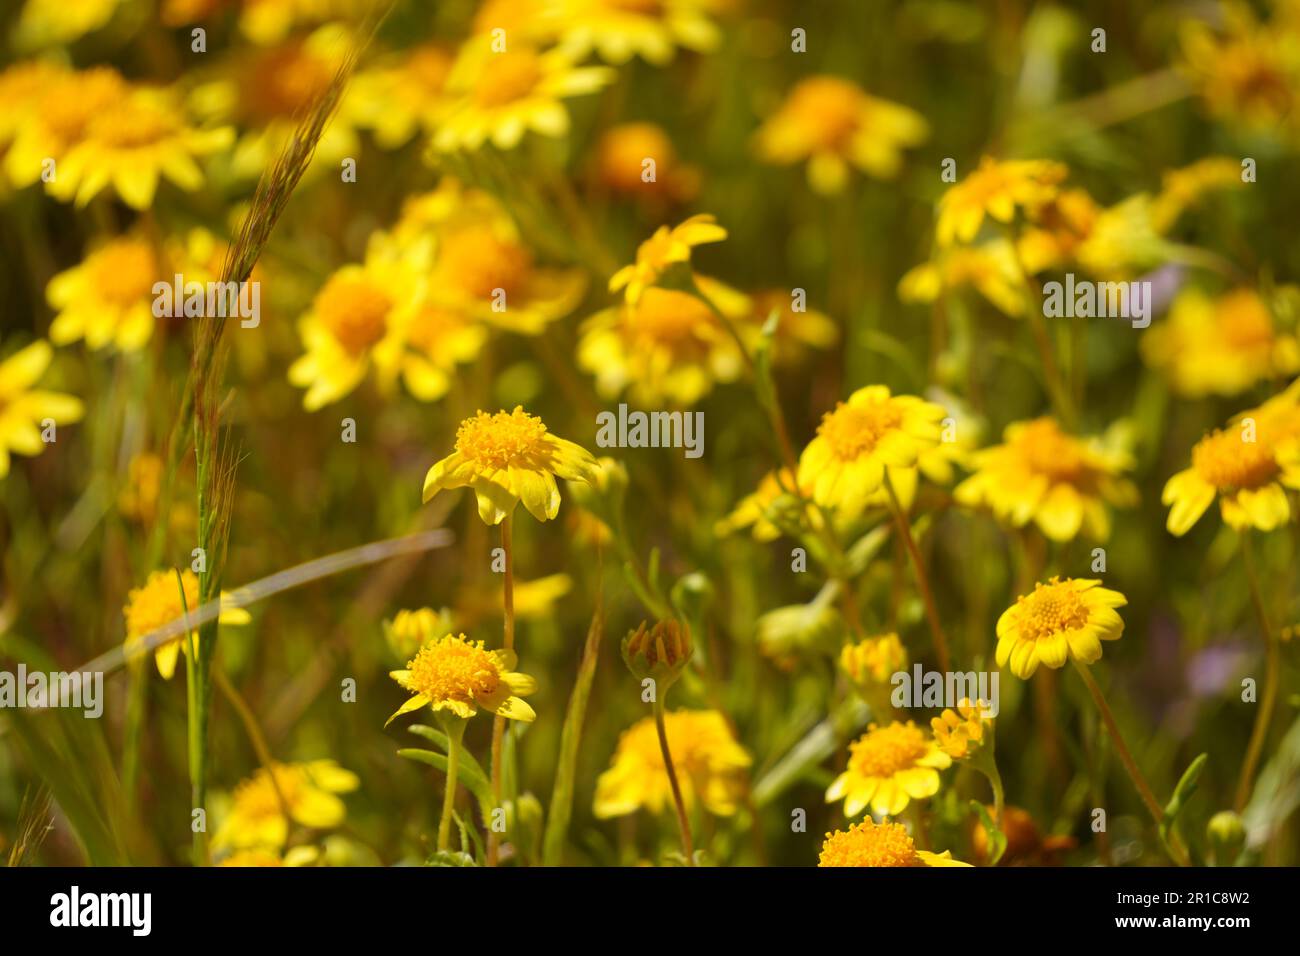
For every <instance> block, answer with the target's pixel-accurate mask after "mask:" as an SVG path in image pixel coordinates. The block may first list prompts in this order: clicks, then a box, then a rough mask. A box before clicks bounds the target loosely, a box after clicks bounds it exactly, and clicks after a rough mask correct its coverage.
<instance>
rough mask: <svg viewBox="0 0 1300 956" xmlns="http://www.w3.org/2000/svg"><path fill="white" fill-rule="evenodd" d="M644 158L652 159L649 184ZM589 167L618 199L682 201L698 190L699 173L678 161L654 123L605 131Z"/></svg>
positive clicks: (624, 125) (668, 141) (620, 125)
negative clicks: (628, 197) (621, 197)
mask: <svg viewBox="0 0 1300 956" xmlns="http://www.w3.org/2000/svg"><path fill="white" fill-rule="evenodd" d="M647 159H652V160H654V178H653V179H650V180H649V181H647V180H646V178H645V176H646V169H647V167H646V164H645V161H646V160H647ZM593 166H594V168H595V173H596V177H597V178H598V179H599V181H600V183H601V185H602V186H604V187H605V188H606V189H608V190H609V191H610V192H612V193H615V194H616V195H619V196H630V197H634V198H637V199H658V200H668V201H671V202H685V201H686V200H688V199H691V198H692V197H694V196H695V194H696V192H698V191H699V185H700V173H699V170H697V169H696V168H695V167H693V166H688V165H686V164H685V163H683V162H682V161H681V158H680V157H679V156H678V155H677V150H676V148H675V147H674V146H673V141H672V140H671V139H669V138H668V134H667V133H666V132H665V131H664V129H663V127H661V126H656V125H655V124H654V123H618V124H616V125H614V126H611V127H610V128H609V129H607V130H605V132H604V133H602V134H601V137H600V140H599V141H598V142H597V143H596V155H595V160H594V162H593Z"/></svg>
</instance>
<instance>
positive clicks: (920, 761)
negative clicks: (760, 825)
mask: <svg viewBox="0 0 1300 956" xmlns="http://www.w3.org/2000/svg"><path fill="white" fill-rule="evenodd" d="M951 764H952V758H950V757H949V756H948V755H947V754H946V753H944V752H943V751H942V750H940V749H939V747H938V745H937V744H936V743H935V741H934V738H933V737H931V736H929V735H928V734H927V733H926V732H925V731H924V730H922V729H921V728H920V727H918V726H916V724H914V723H913V722H912V721H910V720H909V721H908V722H907V723H902V722H901V721H897V720H896V721H894V722H893V723H890V724H886V725H885V726H883V727H879V726H877V725H876V724H872V725H871V726H870V727H869V728H868V729H867V732H866V733H865V734H863V735H862V736H861V737H859V738H858V739H857V740H855V741H854V742H853V743H851V744H850V745H849V763H848V767H847V768H845V770H844V772H843V773H842V774H840V775H839V776H838V777H836V778H835V780H834V781H833V782H832V783H831V785H830V787H829V789H827V791H826V802H827V803H834V802H835V801H836V800H843V801H844V815H845V816H846V817H849V818H850V819H852V818H853V817H856V816H857V815H858V814H859V813H861V812H862V811H863V810H865V809H866V808H867V807H868V806H869V807H871V809H872V812H874V813H883V814H886V815H888V816H894V815H896V814H899V813H902V812H903V811H904V810H906V809H907V805H908V804H909V803H910V802H911V801H912V800H924V799H925V798H926V797H932V796H934V795H935V794H936V793H938V792H939V771H940V770H942V769H944V768H945V767H948V766H950V765H951Z"/></svg>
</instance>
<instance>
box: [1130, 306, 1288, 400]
mask: <svg viewBox="0 0 1300 956" xmlns="http://www.w3.org/2000/svg"><path fill="white" fill-rule="evenodd" d="M1142 356H1143V358H1145V359H1146V362H1147V364H1148V365H1150V366H1151V367H1152V368H1155V369H1158V370H1160V371H1161V372H1163V373H1164V375H1165V377H1166V378H1168V379H1169V382H1170V385H1171V386H1172V388H1173V389H1174V391H1176V392H1177V393H1178V394H1180V395H1184V396H1187V397H1188V398H1200V397H1202V396H1205V395H1239V394H1240V393H1242V392H1244V391H1246V390H1247V389H1249V388H1251V387H1252V386H1254V385H1255V384H1256V383H1258V382H1260V381H1262V380H1264V379H1269V378H1275V377H1278V376H1281V375H1287V374H1291V373H1294V372H1295V371H1296V370H1297V369H1298V368H1300V344H1297V342H1296V339H1295V336H1293V335H1286V334H1281V333H1279V332H1277V331H1276V330H1275V329H1274V326H1273V316H1272V315H1271V314H1270V313H1269V309H1268V306H1267V305H1265V304H1264V300H1263V299H1261V298H1260V297H1259V294H1258V293H1256V292H1255V291H1254V290H1253V289H1236V290H1233V291H1231V292H1228V293H1226V294H1224V295H1221V296H1217V297H1214V298H1211V297H1210V296H1208V295H1206V294H1205V293H1204V292H1202V291H1201V290H1199V289H1188V290H1187V291H1185V292H1183V293H1181V294H1180V295H1179V296H1178V298H1176V299H1175V300H1174V304H1173V306H1172V307H1171V308H1170V310H1169V315H1168V316H1167V317H1166V319H1165V321H1164V322H1161V323H1159V324H1157V325H1156V326H1155V327H1154V328H1151V329H1148V330H1147V332H1146V334H1145V335H1144V336H1143V338H1142Z"/></svg>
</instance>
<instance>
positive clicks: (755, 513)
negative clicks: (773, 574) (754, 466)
mask: <svg viewBox="0 0 1300 956" xmlns="http://www.w3.org/2000/svg"><path fill="white" fill-rule="evenodd" d="M795 487H796V486H795V483H794V474H793V472H791V471H790V469H788V468H782V469H781V470H780V471H769V472H768V473H767V474H766V475H764V476H763V478H762V480H761V481H759V483H758V489H757V490H756V491H755V492H754V493H753V494H749V495H746V496H745V497H744V498H742V499H740V503H739V504H737V505H736V508H735V510H734V511H732V512H731V514H729V515H728V516H727V517H726V518H723V519H722V520H721V521H719V522H718V523H717V524H716V525H715V526H714V531H715V533H717V534H719V535H727V534H731V533H733V532H735V531H738V530H740V529H741V528H752V529H753V531H752V534H753V536H754V540H755V541H775V540H776V539H777V538H779V537H780V536H781V529H780V528H779V527H778V526H777V525H776V524H775V523H774V522H773V520H772V518H773V510H774V509H775V508H777V507H781V506H788V510H789V512H790V520H791V521H792V522H795V523H797V522H798V520H799V518H798V514H799V505H798V499H797V498H796V496H795ZM800 491H801V492H802V495H803V497H805V498H808V497H811V496H812V487H811V486H808V487H805V488H802V489H800ZM805 517H806V519H807V520H808V522H809V524H811V525H812V526H813V527H814V528H815V527H818V526H819V524H820V522H821V514H820V512H818V511H817V510H816V509H815V508H808V509H807V510H806V515H805Z"/></svg>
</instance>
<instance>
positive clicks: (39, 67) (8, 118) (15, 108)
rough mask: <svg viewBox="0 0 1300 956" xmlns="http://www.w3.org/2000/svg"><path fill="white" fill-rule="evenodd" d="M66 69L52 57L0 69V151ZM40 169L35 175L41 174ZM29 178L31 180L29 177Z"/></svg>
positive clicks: (11, 140)
mask: <svg viewBox="0 0 1300 956" xmlns="http://www.w3.org/2000/svg"><path fill="white" fill-rule="evenodd" d="M68 76H69V70H68V68H67V67H65V66H64V65H63V64H61V63H58V62H56V61H54V60H23V61H21V62H18V63H14V64H13V65H11V66H9V67H6V68H5V69H4V70H0V103H4V104H5V109H4V112H2V113H0V152H3V151H4V150H5V149H6V148H7V147H8V146H9V144H10V143H11V142H13V139H14V137H15V136H17V135H18V131H19V130H20V129H22V127H23V124H24V123H27V122H28V121H29V120H30V119H31V118H32V117H33V116H34V115H36V114H37V113H38V112H39V109H40V105H41V102H42V100H43V99H44V97H45V96H46V95H48V91H49V90H50V88H51V87H52V86H53V85H54V84H56V83H58V82H61V81H66V80H67V78H68ZM40 172H41V171H40V169H37V170H36V176H37V177H39V176H40ZM29 181H30V180H29Z"/></svg>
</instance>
